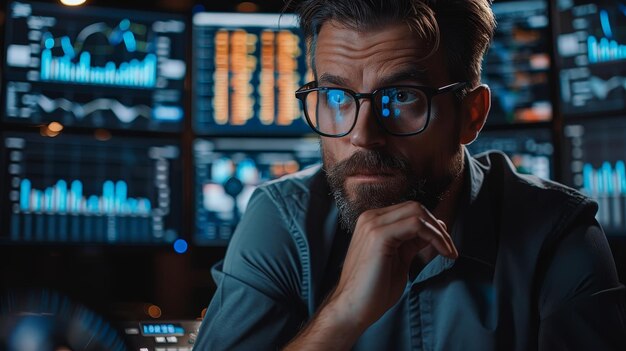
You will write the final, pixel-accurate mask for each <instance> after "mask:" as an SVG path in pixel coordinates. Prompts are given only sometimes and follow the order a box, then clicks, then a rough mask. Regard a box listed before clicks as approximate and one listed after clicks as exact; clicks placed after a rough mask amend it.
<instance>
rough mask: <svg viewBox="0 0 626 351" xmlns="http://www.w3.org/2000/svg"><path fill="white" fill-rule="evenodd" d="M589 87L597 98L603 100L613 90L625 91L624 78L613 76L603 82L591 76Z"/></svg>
mask: <svg viewBox="0 0 626 351" xmlns="http://www.w3.org/2000/svg"><path fill="white" fill-rule="evenodd" d="M589 87H590V89H591V91H592V93H593V94H594V95H595V96H596V97H597V98H599V99H601V100H605V99H606V98H607V97H608V96H609V94H610V93H611V92H612V91H613V90H616V89H619V88H623V89H626V77H622V76H614V77H611V78H609V79H607V80H604V79H602V78H600V77H596V76H591V78H589Z"/></svg>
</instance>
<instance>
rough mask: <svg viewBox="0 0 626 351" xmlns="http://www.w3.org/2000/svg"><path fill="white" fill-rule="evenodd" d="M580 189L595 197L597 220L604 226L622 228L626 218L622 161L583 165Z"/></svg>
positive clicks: (625, 191) (625, 188)
mask: <svg viewBox="0 0 626 351" xmlns="http://www.w3.org/2000/svg"><path fill="white" fill-rule="evenodd" d="M582 191H583V192H584V193H586V194H588V195H590V196H591V197H593V198H595V199H597V201H598V203H599V205H600V210H599V211H598V221H599V222H600V223H601V224H602V225H603V226H604V227H606V228H609V229H613V228H624V227H625V226H624V223H623V221H624V218H626V168H625V167H624V161H623V160H619V161H617V162H616V163H615V164H612V163H610V162H603V163H602V165H601V166H600V167H598V168H594V167H593V165H591V164H589V163H587V164H585V165H584V166H583V187H582Z"/></svg>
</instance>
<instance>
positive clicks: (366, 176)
mask: <svg viewBox="0 0 626 351" xmlns="http://www.w3.org/2000/svg"><path fill="white" fill-rule="evenodd" d="M395 176H396V175H395V174H393V173H374V172H359V173H353V174H351V175H349V176H348V178H351V179H356V180H380V179H383V178H391V177H395Z"/></svg>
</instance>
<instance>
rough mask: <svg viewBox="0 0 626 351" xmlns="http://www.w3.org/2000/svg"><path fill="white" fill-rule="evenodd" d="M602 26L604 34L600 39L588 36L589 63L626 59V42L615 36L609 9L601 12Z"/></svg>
mask: <svg viewBox="0 0 626 351" xmlns="http://www.w3.org/2000/svg"><path fill="white" fill-rule="evenodd" d="M599 17H600V26H601V28H602V32H603V34H604V36H603V37H601V38H600V39H598V38H596V37H595V36H592V35H590V36H589V37H588V38H587V56H588V58H589V63H599V62H610V61H618V60H624V59H626V44H624V43H620V42H618V41H617V40H616V39H614V38H613V28H612V26H611V20H610V18H609V13H608V11H607V10H605V9H602V10H600V13H599Z"/></svg>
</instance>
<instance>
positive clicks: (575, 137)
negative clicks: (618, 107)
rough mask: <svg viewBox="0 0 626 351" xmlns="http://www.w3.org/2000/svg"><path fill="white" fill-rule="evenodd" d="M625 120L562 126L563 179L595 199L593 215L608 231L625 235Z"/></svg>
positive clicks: (611, 233) (597, 121)
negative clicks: (563, 127)
mask: <svg viewBox="0 0 626 351" xmlns="http://www.w3.org/2000/svg"><path fill="white" fill-rule="evenodd" d="M625 131H626V121H625V120H624V119H600V120H594V121H588V122H586V123H580V124H569V125H566V126H565V129H564V134H565V135H564V136H565V142H566V147H567V148H568V149H569V150H568V151H569V152H567V153H565V154H566V155H567V157H566V158H565V159H564V164H563V168H564V169H565V170H566V171H567V172H566V174H565V176H566V177H565V179H564V180H565V182H566V183H567V184H569V185H571V186H573V187H574V188H577V189H579V190H580V191H581V192H582V193H584V194H585V195H587V196H589V197H591V198H593V199H594V200H596V201H597V202H598V213H597V214H596V219H597V220H598V222H599V223H600V224H601V225H602V227H603V228H604V230H605V232H606V233H607V234H609V235H620V236H621V235H626V162H625V161H626V159H624V151H625V150H626V143H625V142H624V140H626V139H625V138H624V137H625V136H626V134H625V133H626V132H625Z"/></svg>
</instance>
